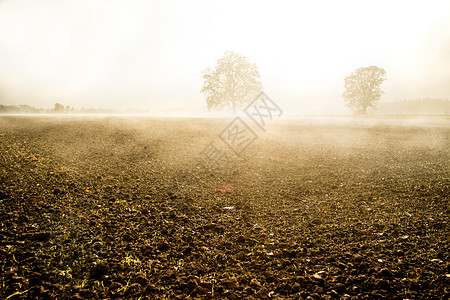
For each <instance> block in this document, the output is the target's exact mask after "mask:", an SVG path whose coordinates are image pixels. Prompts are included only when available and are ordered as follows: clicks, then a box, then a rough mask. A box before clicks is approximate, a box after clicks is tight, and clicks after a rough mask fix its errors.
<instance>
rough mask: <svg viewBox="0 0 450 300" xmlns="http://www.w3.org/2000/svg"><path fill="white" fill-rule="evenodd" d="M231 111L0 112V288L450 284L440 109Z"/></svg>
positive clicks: (447, 149) (376, 288) (86, 295)
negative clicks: (209, 163) (247, 140)
mask: <svg viewBox="0 0 450 300" xmlns="http://www.w3.org/2000/svg"><path fill="white" fill-rule="evenodd" d="M229 121H230V120H206V119H149V118H97V119H96V118H92V117H91V118H88V117H85V118H79V119H77V118H69V117H66V118H48V119H46V118H43V117H36V118H32V117H0V155H1V157H0V221H1V223H0V224H1V226H0V298H1V299H5V298H6V299H19V298H29V299H115V298H121V299H158V298H164V299H169V298H176V299H186V298H191V299H210V298H225V299H254V298H258V299H259V298H263V299H268V298H269V299H270V298H274V299H335V298H336V299H339V298H342V299H383V298H384V299H448V298H449V296H450V291H449V286H450V284H449V283H450V264H449V235H448V233H449V232H450V230H449V198H450V196H449V195H450V175H449V174H450V167H449V166H450V161H449V159H450V142H449V141H450V130H449V122H450V120H448V119H444V120H442V124H441V125H435V126H425V125H421V126H416V125H409V126H406V125H394V124H393V123H391V122H385V121H383V122H381V123H376V124H375V123H374V124H371V123H367V122H363V123H362V124H361V123H360V121H361V122H362V121H363V120H354V121H351V122H334V123H324V122H310V121H305V120H297V121H293V120H291V121H284V122H278V123H273V124H270V125H269V126H271V127H270V129H269V130H268V131H267V132H265V133H264V132H258V135H259V139H257V140H256V141H255V142H254V143H253V144H252V145H251V146H250V147H249V148H248V149H247V150H246V151H244V152H243V153H242V155H240V156H239V157H236V158H233V159H232V160H231V163H230V166H229V167H228V168H223V169H215V170H212V171H213V174H210V173H208V172H205V170H204V169H202V168H201V167H200V166H199V165H197V164H196V162H197V158H198V156H199V153H200V152H201V151H202V150H203V149H204V148H205V146H206V145H207V144H208V143H209V142H211V141H215V142H217V143H219V142H220V140H218V139H217V135H218V134H219V133H220V132H221V131H222V130H223V128H225V126H226V125H227V124H228V122H229ZM218 188H219V190H218ZM227 188H228V189H229V190H227ZM225 207H227V208H230V207H232V209H224V208H225Z"/></svg>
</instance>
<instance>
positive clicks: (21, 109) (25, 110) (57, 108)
mask: <svg viewBox="0 0 450 300" xmlns="http://www.w3.org/2000/svg"><path fill="white" fill-rule="evenodd" d="M40 113H44V114H53V113H54V114H71V113H72V114H73V113H75V114H80V113H81V114H112V113H116V111H115V110H114V109H95V108H79V109H76V108H74V107H71V106H64V105H62V104H59V103H56V104H55V105H54V107H53V108H47V109H44V108H36V107H32V106H30V105H25V104H20V105H2V104H0V114H40Z"/></svg>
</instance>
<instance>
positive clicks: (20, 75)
mask: <svg viewBox="0 0 450 300" xmlns="http://www.w3.org/2000/svg"><path fill="white" fill-rule="evenodd" d="M449 20H450V2H448V1H376V2H374V1H279V2H273V1H271V2H269V1H215V2H213V1H206V0H205V1H119V0H116V1H106V0H101V1H56V0H45V1H26V0H22V1H2V2H1V3H0V55H1V57H2V60H1V61H0V69H1V73H0V88H1V95H3V97H4V98H5V99H7V101H9V102H10V103H15V102H21V103H23V102H24V103H30V104H32V103H33V101H34V102H35V103H43V105H51V104H52V103H54V102H55V101H56V100H60V99H62V100H61V101H63V102H65V103H67V104H71V105H80V106H105V105H110V106H112V107H124V106H127V105H129V106H143V107H145V108H148V107H154V106H155V105H159V106H161V107H170V106H173V107H198V108H202V109H203V108H204V99H203V98H202V96H201V95H200V94H199V90H200V86H201V78H200V73H201V71H202V70H203V69H205V68H206V67H208V66H211V65H212V64H214V62H215V60H216V59H217V58H219V57H220V56H221V55H222V54H223V53H224V52H225V51H227V50H235V51H237V52H238V53H240V54H243V55H245V56H248V57H249V58H250V60H251V61H252V62H254V63H256V64H257V65H258V66H259V68H260V73H261V76H262V78H261V80H262V83H263V85H264V86H265V89H266V91H268V92H269V93H270V94H272V95H273V96H275V97H278V98H281V100H280V101H282V102H285V103H288V104H289V103H291V104H292V103H302V102H306V101H307V100H308V99H311V98H312V99H314V101H316V102H317V103H319V104H317V107H334V108H336V109H339V108H340V107H342V103H341V102H342V101H341V100H340V99H339V98H340V94H341V93H342V84H343V79H344V77H345V76H346V75H348V74H349V73H350V72H352V71H353V70H354V69H356V68H358V67H361V66H369V65H378V66H381V67H384V68H385V69H386V71H387V74H388V81H387V83H386V84H385V86H384V90H385V91H386V94H385V96H384V97H385V98H386V99H387V100H401V98H408V97H449V93H450V89H449V88H448V85H443V86H439V84H437V83H436V82H441V81H442V82H445V79H449V78H450V74H449V72H450V71H448V70H450V68H449V67H450V59H449V56H450V54H449V49H450V46H449V45H450V40H449V39H448V33H449V31H450V21H449ZM424 76H428V78H434V80H435V82H426V81H424V80H423V78H424ZM433 76H434V77H433ZM447 81H448V80H447ZM405 85H408V88H407V89H405ZM161 100H163V101H161ZM161 102H163V103H162V104H161Z"/></svg>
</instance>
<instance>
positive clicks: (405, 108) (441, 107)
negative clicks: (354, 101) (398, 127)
mask: <svg viewBox="0 0 450 300" xmlns="http://www.w3.org/2000/svg"><path fill="white" fill-rule="evenodd" d="M374 112H375V113H376V114H410V115H449V114H450V100H448V99H432V98H423V99H409V100H403V101H396V102H380V103H378V105H377V107H376V109H375V110H374Z"/></svg>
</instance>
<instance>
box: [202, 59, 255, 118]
mask: <svg viewBox="0 0 450 300" xmlns="http://www.w3.org/2000/svg"><path fill="white" fill-rule="evenodd" d="M202 77H203V80H204V83H203V87H202V89H201V92H202V93H203V94H204V95H205V96H206V104H207V106H208V110H212V109H218V110H223V109H227V110H232V111H233V112H236V109H237V108H238V107H240V106H242V105H243V104H245V103H248V102H250V101H251V100H253V98H254V97H256V96H257V94H258V93H259V92H260V91H261V89H262V85H261V82H260V81H259V78H260V75H259V71H258V67H257V66H256V64H252V63H250V61H249V59H248V57H246V56H242V55H240V54H238V53H236V52H234V51H227V52H225V54H224V55H223V57H222V58H220V59H218V60H217V63H216V65H215V67H214V68H208V69H206V70H205V71H204V72H203V74H202Z"/></svg>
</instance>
